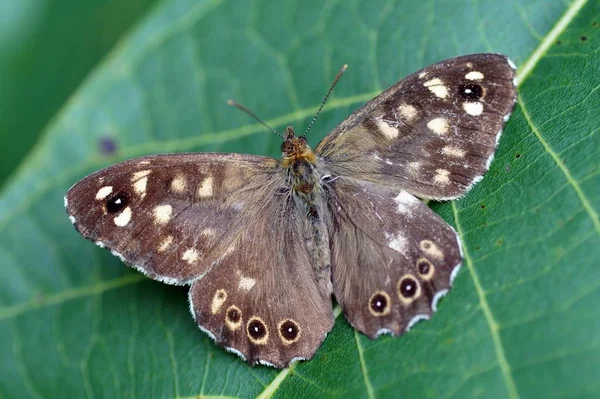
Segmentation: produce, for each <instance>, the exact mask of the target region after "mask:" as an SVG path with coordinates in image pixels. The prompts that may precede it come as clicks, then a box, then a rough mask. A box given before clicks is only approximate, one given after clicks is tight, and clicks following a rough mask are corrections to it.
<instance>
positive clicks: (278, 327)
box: [189, 192, 334, 368]
mask: <svg viewBox="0 0 600 399" xmlns="http://www.w3.org/2000/svg"><path fill="white" fill-rule="evenodd" d="M313 234H314V232H313V229H312V226H310V225H309V224H307V223H306V219H305V217H304V215H303V214H302V213H300V212H298V211H297V210H296V208H295V205H294V204H293V200H292V199H291V197H290V196H289V195H288V193H285V192H283V193H278V194H276V195H274V197H273V198H272V199H271V200H270V201H269V202H268V203H265V206H264V207H263V209H262V210H261V211H260V212H259V213H258V215H257V216H256V217H255V218H253V219H252V220H249V221H248V223H247V225H246V226H245V227H243V228H242V229H241V231H240V233H239V236H238V238H237V239H236V241H234V243H233V244H232V246H231V247H230V248H229V249H228V250H227V252H226V253H225V255H224V257H223V259H222V260H221V261H219V263H218V264H217V265H215V267H214V268H213V269H212V270H210V271H209V272H208V273H207V274H206V275H205V276H204V277H202V278H200V279H198V280H196V281H195V282H194V284H193V285H192V287H191V289H190V294H189V295H190V305H191V308H192V312H193V313H194V317H195V319H196V322H197V323H198V324H199V325H200V327H201V328H202V329H203V330H205V331H207V332H208V334H209V335H211V336H212V337H213V339H214V340H215V341H216V342H218V343H219V344H221V345H223V346H225V347H226V348H227V349H228V350H229V351H232V352H235V353H237V354H238V355H240V356H241V357H243V358H244V359H245V360H247V361H248V362H250V363H251V364H256V363H261V364H268V365H272V366H276V367H279V368H281V367H285V366H287V365H289V364H290V362H292V361H293V360H298V359H303V360H304V359H309V358H311V357H312V356H313V354H314V353H315V351H316V350H317V349H318V347H319V346H320V345H321V342H322V341H323V339H324V338H325V335H326V334H327V333H328V332H329V331H330V330H331V328H332V327H333V321H334V319H333V310H332V304H331V276H330V269H329V265H328V262H323V261H321V260H320V259H317V258H315V256H314V253H310V252H309V251H308V246H307V245H306V244H305V243H306V242H307V241H312V240H313ZM323 238H324V239H325V244H326V239H327V237H326V236H324V237H323ZM328 258H329V256H328V253H326V254H325V256H324V257H323V258H321V259H327V260H328ZM319 264H320V265H321V267H319V266H318V265H319Z"/></svg>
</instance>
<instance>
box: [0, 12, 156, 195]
mask: <svg viewBox="0 0 600 399" xmlns="http://www.w3.org/2000/svg"><path fill="white" fill-rule="evenodd" d="M156 2H157V1H156V0H126V1H121V0H84V1H76V0H6V1H0V77H1V78H0V93H2V97H1V98H2V100H0V149H1V150H0V154H1V155H0V187H1V186H3V185H4V183H5V181H6V179H7V178H8V177H9V176H10V175H11V174H12V173H13V172H14V171H15V168H17V167H18V165H19V163H20V161H21V159H22V158H23V157H24V156H25V154H27V152H28V151H29V150H30V149H31V147H32V146H33V145H34V143H35V141H36V140H37V138H38V137H39V135H40V134H41V133H42V131H43V130H44V128H45V127H46V126H47V125H48V123H49V122H50V120H51V119H52V118H53V117H54V116H55V115H56V114H57V113H58V112H59V110H60V109H61V108H62V107H64V106H65V104H66V103H67V101H68V99H69V97H70V96H71V95H72V94H73V93H74V92H75V91H76V90H77V88H78V87H79V86H80V85H81V82H82V81H83V80H84V79H85V78H86V77H87V76H88V75H89V74H90V72H91V71H92V70H93V69H94V68H95V67H96V66H97V65H98V63H99V62H100V61H101V60H102V59H103V58H104V57H105V56H106V55H107V54H108V53H109V52H110V50H111V49H112V48H113V47H114V46H115V44H116V43H117V42H118V41H119V39H121V38H122V36H123V35H124V34H125V33H126V32H127V31H128V30H130V29H132V28H133V26H134V25H135V24H136V23H137V22H138V21H139V19H140V18H142V17H143V15H144V14H145V13H146V12H148V9H149V8H150V7H151V6H152V5H153V4H154V3H156Z"/></svg>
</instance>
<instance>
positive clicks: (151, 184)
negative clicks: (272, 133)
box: [65, 154, 278, 284]
mask: <svg viewBox="0 0 600 399" xmlns="http://www.w3.org/2000/svg"><path fill="white" fill-rule="evenodd" d="M277 164H278V162H277V161H276V160H274V159H270V158H264V157H252V156H238V155H224V154H169V155H157V156H147V157H143V158H137V159H132V160H129V161H125V162H122V163H119V164H116V165H113V166H110V167H108V168H106V169H103V170H101V171H99V172H96V173H94V174H92V175H90V176H88V177H86V178H85V179H83V180H81V181H80V182H79V183H77V184H76V185H75V186H73V187H72V188H71V189H70V190H69V192H68V193H67V196H66V197H65V203H66V205H67V213H68V214H69V217H70V219H71V221H72V222H73V224H74V225H75V228H76V229H77V230H78V231H79V232H80V233H81V234H82V235H83V236H84V237H85V238H88V239H90V240H92V241H94V242H95V243H96V244H97V245H99V246H101V247H106V248H107V249H109V250H111V251H112V252H113V254H115V255H117V256H119V257H120V258H121V259H122V260H123V261H124V262H126V263H127V264H129V265H131V266H133V267H135V268H136V269H138V270H140V271H142V272H143V273H145V274H147V275H148V276H150V277H152V278H154V279H157V280H160V281H165V282H168V283H171V284H186V283H189V282H191V281H192V280H193V279H195V278H196V277H198V276H199V275H201V274H202V273H204V272H206V270H208V268H209V267H210V266H211V264H212V262H214V261H215V260H216V259H218V258H219V257H220V256H221V254H222V253H223V252H225V251H226V249H227V247H228V245H229V243H230V242H231V241H232V240H233V238H234V236H235V233H236V231H237V230H238V229H239V228H240V226H241V224H242V223H243V222H244V219H245V218H246V217H248V215H251V214H252V209H253V206H254V204H255V203H256V202H260V201H261V199H264V198H267V197H268V196H270V195H271V192H269V191H268V188H271V189H275V188H276V187H274V183H273V179H275V178H276V177H278V175H277V170H278V167H277Z"/></svg>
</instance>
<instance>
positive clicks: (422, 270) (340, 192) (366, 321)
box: [329, 178, 462, 338]
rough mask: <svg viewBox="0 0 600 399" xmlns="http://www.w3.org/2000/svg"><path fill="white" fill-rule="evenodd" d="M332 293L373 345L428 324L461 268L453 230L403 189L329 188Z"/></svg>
mask: <svg viewBox="0 0 600 399" xmlns="http://www.w3.org/2000/svg"><path fill="white" fill-rule="evenodd" d="M329 198H330V201H329V206H330V213H331V218H332V221H331V229H330V242H331V269H332V280H333V292H334V295H335V297H336V299H337V301H338V302H339V303H340V305H341V306H342V309H343V311H344V314H345V316H346V318H347V319H348V321H349V322H350V323H351V324H352V325H353V326H354V327H355V328H357V329H358V330H360V331H361V332H363V333H364V334H366V335H368V336H369V337H371V338H375V337H377V336H378V335H380V334H383V333H390V334H393V335H399V334H401V333H403V332H404V331H406V330H407V329H408V328H410V327H411V326H412V325H413V324H414V323H415V322H416V321H418V320H421V319H427V318H429V316H430V315H431V313H432V311H433V310H435V307H436V302H437V300H438V299H439V298H441V296H443V295H444V294H445V293H446V292H447V291H448V289H449V288H450V284H451V282H452V281H451V280H452V278H453V277H454V276H455V274H456V272H457V271H458V268H459V266H460V264H461V262H462V257H461V253H460V242H459V239H458V236H457V235H456V233H455V232H454V230H453V229H452V228H451V227H450V226H449V225H448V224H447V223H446V222H444V221H443V220H442V219H441V218H440V217H439V216H438V215H437V214H435V213H434V212H433V211H432V210H431V209H430V208H429V207H427V206H426V205H425V204H423V203H422V202H421V201H419V200H418V199H417V198H415V197H414V196H412V195H411V194H409V193H408V192H406V191H404V190H394V189H390V188H389V187H386V186H384V185H382V184H375V183H370V182H366V181H360V180H355V179H350V178H339V179H336V180H334V181H333V182H331V184H330V185H329Z"/></svg>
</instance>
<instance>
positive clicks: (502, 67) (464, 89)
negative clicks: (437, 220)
mask: <svg viewBox="0 0 600 399" xmlns="http://www.w3.org/2000/svg"><path fill="white" fill-rule="evenodd" d="M514 78H515V71H514V65H513V64H512V63H511V62H510V61H509V60H508V58H506V57H505V56H503V55H499V54H472V55H466V56H461V57H456V58H452V59H449V60H446V61H442V62H439V63H437V64H433V65H431V66H428V67H427V68H425V69H423V70H421V71H419V72H416V73H414V74H412V75H410V76H408V77H406V78H405V79H403V80H401V81H399V82H398V83H396V84H395V85H394V86H392V87H390V88H389V89H387V90H386V91H384V92H383V93H381V94H380V95H379V96H377V97H376V98H375V99H373V100H372V101H369V102H368V103H367V104H366V105H365V106H363V107H362V108H360V109H359V110H357V111H356V112H354V113H353V114H352V115H350V117H348V118H347V119H346V120H345V121H344V122H343V123H341V124H340V125H339V126H338V127H336V128H335V129H334V130H333V131H332V132H331V133H330V134H329V135H328V136H327V137H325V138H324V139H323V141H321V143H319V145H318V146H317V148H316V153H317V155H319V157H320V158H321V161H322V163H323V168H324V169H326V171H327V173H328V174H331V175H334V176H352V177H354V178H359V179H363V180H367V181H373V182H385V183H386V184H387V185H388V186H390V187H394V188H396V189H404V190H407V191H408V192H410V193H411V194H414V195H416V196H418V197H421V198H432V199H439V200H447V199H455V198H458V197H460V196H462V195H463V194H465V193H466V192H467V191H468V190H469V189H470V188H471V187H472V186H473V185H474V184H475V183H476V182H477V181H479V180H480V179H481V177H482V176H483V174H484V173H485V172H486V171H487V170H488V168H489V165H490V163H491V161H492V159H493V156H494V152H495V150H496V147H497V144H498V139H499V138H500V133H501V131H502V127H503V125H504V123H505V122H506V121H507V120H508V117H509V116H510V113H511V112H512V109H513V107H514V104H515V100H516V95H517V92H516V89H515V85H514Z"/></svg>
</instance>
